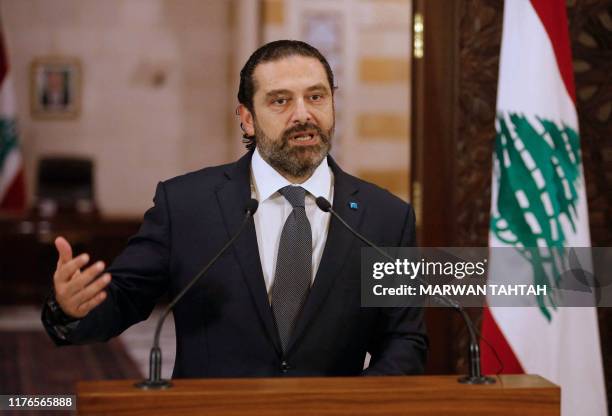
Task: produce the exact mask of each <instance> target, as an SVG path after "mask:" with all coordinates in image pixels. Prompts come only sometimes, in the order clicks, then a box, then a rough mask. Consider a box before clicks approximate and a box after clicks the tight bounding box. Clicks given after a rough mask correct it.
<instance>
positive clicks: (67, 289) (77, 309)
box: [53, 237, 111, 318]
mask: <svg viewBox="0 0 612 416" xmlns="http://www.w3.org/2000/svg"><path fill="white" fill-rule="evenodd" d="M55 247H56V248H57V252H58V254H59V259H58V260H57V268H56V269H55V273H54V274H53V287H54V289H55V299H56V300H57V303H58V304H59V306H60V307H61V308H62V311H64V313H65V314H67V315H68V316H71V317H73V318H84V317H85V315H87V314H88V313H89V311H91V310H92V309H93V308H95V307H96V306H98V305H99V304H100V303H102V302H103V301H104V299H106V292H105V291H104V288H105V287H106V286H107V285H108V284H109V283H110V281H111V275H110V274H109V273H104V274H103V275H102V276H100V277H98V276H99V275H100V273H102V271H103V270H104V263H103V262H101V261H98V262H96V263H94V264H93V265H90V266H89V267H87V268H85V269H83V268H84V267H85V266H86V265H87V263H89V255H88V254H86V253H84V254H81V255H79V256H77V257H73V256H72V247H70V243H68V241H66V239H65V238H64V237H57V238H56V239H55Z"/></svg>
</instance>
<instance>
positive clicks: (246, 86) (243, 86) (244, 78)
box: [238, 40, 335, 149]
mask: <svg viewBox="0 0 612 416" xmlns="http://www.w3.org/2000/svg"><path fill="white" fill-rule="evenodd" d="M295 55H298V56H307V57H311V58H315V59H317V60H318V61H319V62H321V64H322V65H323V68H325V73H326V74H327V81H328V82H329V87H330V88H331V90H332V94H333V92H334V89H335V86H334V73H333V72H332V69H331V67H330V66H329V62H327V59H325V57H324V56H323V54H321V52H319V50H318V49H317V48H315V47H314V46H311V45H309V44H307V43H306V42H302V41H299V40H276V41H274V42H269V43H266V44H265V45H263V46H261V47H260V48H259V49H257V50H256V51H255V52H253V54H252V55H251V56H250V57H249V59H248V60H247V62H246V63H245V64H244V66H243V67H242V70H241V71H240V86H239V87H238V102H239V103H240V104H242V105H244V106H245V107H246V108H247V109H248V110H249V111H250V112H251V114H253V115H255V108H254V106H253V95H254V94H255V81H254V80H253V72H255V68H256V67H257V65H259V64H261V63H264V62H272V61H277V60H279V59H283V58H287V57H289V56H295ZM243 142H244V143H245V144H246V147H247V149H253V148H254V147H255V137H254V136H247V135H246V133H245V134H244V135H243Z"/></svg>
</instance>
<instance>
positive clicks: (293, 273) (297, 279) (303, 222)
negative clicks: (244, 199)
mask: <svg viewBox="0 0 612 416" xmlns="http://www.w3.org/2000/svg"><path fill="white" fill-rule="evenodd" d="M278 192H280V194H281V195H282V196H284V197H285V199H286V200H287V201H289V203H290V204H291V206H292V207H293V211H292V212H291V214H289V217H288V218H287V221H285V225H284V226H283V231H282V233H281V238H280V243H279V245H278V256H277V259H276V273H275V275H274V283H273V285H272V311H273V313H274V319H275V321H276V327H277V329H278V334H279V336H280V340H281V342H282V345H283V351H284V352H287V345H288V343H289V338H290V336H291V332H292V331H293V328H294V326H295V322H296V319H297V317H298V315H299V313H300V310H301V309H302V306H303V305H304V301H305V300H306V297H307V296H308V291H309V289H310V281H311V279H312V231H311V229H310V222H309V221H308V218H307V217H306V209H305V206H304V202H305V201H304V199H305V197H306V190H305V189H304V188H302V187H301V186H286V187H284V188H282V189H281V190H279V191H278Z"/></svg>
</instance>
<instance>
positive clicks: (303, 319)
mask: <svg viewBox="0 0 612 416" xmlns="http://www.w3.org/2000/svg"><path fill="white" fill-rule="evenodd" d="M328 160H329V165H330V167H331V168H332V172H333V173H334V201H333V208H334V210H335V211H336V212H337V213H338V215H340V217H342V218H343V219H344V220H345V221H346V222H347V223H348V224H349V225H350V226H351V227H353V228H356V229H357V228H358V226H359V224H360V221H361V218H362V216H363V212H364V209H365V207H363V206H362V205H361V204H360V203H359V198H358V191H359V187H358V183H357V181H355V180H354V178H352V177H351V176H349V175H347V174H346V173H344V172H343V171H342V170H341V169H340V168H339V167H338V165H337V164H336V163H335V161H334V160H333V159H332V158H331V157H329V158H328ZM350 202H356V203H357V206H358V207H360V208H359V209H351V208H350V207H349V203H350ZM330 215H331V214H330ZM354 243H355V237H354V236H353V235H352V234H351V233H350V231H348V230H347V229H346V228H345V227H344V226H343V225H342V224H341V223H340V222H339V221H338V220H337V219H335V218H334V217H332V218H331V220H330V222H329V229H328V232H327V241H326V242H325V248H324V249H323V255H322V257H321V262H320V263H319V268H318V270H317V274H316V276H315V280H314V283H313V285H312V288H311V290H310V294H309V295H308V298H307V299H306V303H305V304H304V308H303V310H302V313H301V314H300V316H299V318H298V321H297V323H296V327H295V329H294V331H293V334H292V336H291V340H290V342H289V345H288V351H290V350H291V349H292V347H293V345H294V344H295V342H296V341H297V340H298V339H299V337H300V336H301V335H302V334H303V332H304V330H305V329H306V328H307V327H308V325H309V324H310V322H311V321H312V320H313V318H314V317H315V315H316V313H317V311H318V310H319V308H320V307H321V304H322V303H323V302H324V301H325V299H326V298H327V295H328V294H329V291H330V289H331V287H332V285H333V283H334V280H335V279H336V277H337V276H338V275H339V274H340V272H341V271H342V267H343V265H344V264H345V262H346V261H347V260H349V261H350V260H351V259H348V254H349V253H350V250H351V246H352V245H353V244H354ZM352 260H353V261H358V260H359V259H352Z"/></svg>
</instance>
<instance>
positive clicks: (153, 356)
mask: <svg viewBox="0 0 612 416" xmlns="http://www.w3.org/2000/svg"><path fill="white" fill-rule="evenodd" d="M258 206H259V202H258V201H257V200H256V199H254V198H251V199H250V200H249V201H248V202H247V204H246V207H245V210H244V219H243V220H242V224H240V228H238V231H236V233H235V234H234V236H233V237H232V238H230V240H229V241H228V242H227V243H226V244H225V245H224V246H223V248H221V250H219V252H218V253H217V255H216V256H215V257H213V258H212V260H210V261H209V262H208V264H207V265H206V266H204V268H202V270H200V272H199V273H198V274H197V275H196V276H195V277H194V278H193V279H191V281H190V282H189V283H188V284H187V286H185V287H184V288H183V290H181V292H180V293H179V294H178V295H176V297H175V298H174V299H173V300H172V302H170V304H169V305H168V306H167V307H166V309H165V310H164V313H163V314H162V316H161V317H160V318H159V320H158V321H157V327H156V328H155V337H154V338H153V347H152V348H151V353H150V355H149V378H148V379H146V380H142V381H140V382H138V383H136V384H134V386H136V387H138V388H140V389H142V390H160V389H167V388H169V387H172V383H171V382H170V381H168V380H163V379H162V378H161V367H162V354H161V348H159V335H160V333H161V329H162V326H163V324H164V320H165V319H166V317H167V316H168V315H169V314H170V311H172V309H173V308H174V305H176V304H177V303H178V302H179V301H180V300H181V299H182V298H183V296H185V294H186V293H187V292H188V291H189V289H191V288H192V287H193V285H195V284H196V283H197V282H198V280H200V278H201V277H202V276H204V275H205V274H206V272H207V271H208V269H210V267H211V266H212V265H213V264H215V263H216V262H217V260H218V259H219V257H221V255H222V254H223V253H225V251H226V250H227V249H228V248H229V246H231V245H232V244H233V243H234V241H235V240H236V239H237V238H238V236H239V235H240V234H242V230H244V227H245V226H246V225H247V223H248V222H249V220H250V219H251V218H252V217H253V215H255V211H257V207H258Z"/></svg>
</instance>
